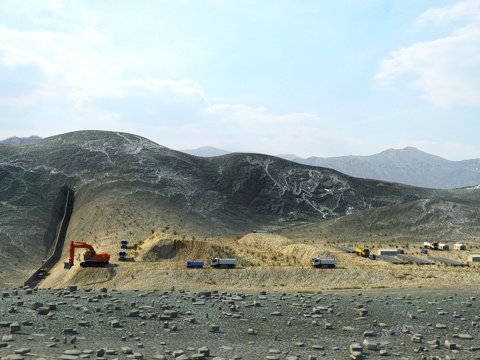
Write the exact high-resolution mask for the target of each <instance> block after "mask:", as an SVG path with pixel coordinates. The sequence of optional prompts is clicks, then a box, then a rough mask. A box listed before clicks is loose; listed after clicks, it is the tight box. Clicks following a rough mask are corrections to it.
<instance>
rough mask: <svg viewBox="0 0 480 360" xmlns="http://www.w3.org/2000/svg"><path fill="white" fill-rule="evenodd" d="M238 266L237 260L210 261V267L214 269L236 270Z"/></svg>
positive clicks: (216, 259)
mask: <svg viewBox="0 0 480 360" xmlns="http://www.w3.org/2000/svg"><path fill="white" fill-rule="evenodd" d="M235 265H237V259H219V258H212V260H211V261H210V266H211V267H214V268H221V267H226V268H234V267H235Z"/></svg>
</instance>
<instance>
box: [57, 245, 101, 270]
mask: <svg viewBox="0 0 480 360" xmlns="http://www.w3.org/2000/svg"><path fill="white" fill-rule="evenodd" d="M78 248H81V249H86V250H85V254H84V255H83V260H84V261H83V262H81V263H80V266H82V267H89V266H105V265H107V264H108V262H109V261H110V255H109V254H107V253H99V254H97V253H96V252H95V250H94V249H93V246H92V245H90V244H87V243H84V242H73V241H70V257H69V258H68V262H66V263H64V266H63V267H64V269H67V270H69V269H70V268H71V267H72V266H73V258H74V255H75V249H78Z"/></svg>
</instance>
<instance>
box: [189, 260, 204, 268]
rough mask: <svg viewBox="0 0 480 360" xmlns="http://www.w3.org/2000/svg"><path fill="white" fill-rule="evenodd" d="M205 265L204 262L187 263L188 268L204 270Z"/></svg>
mask: <svg viewBox="0 0 480 360" xmlns="http://www.w3.org/2000/svg"><path fill="white" fill-rule="evenodd" d="M204 265H205V263H204V262H203V261H187V268H197V269H199V268H203V266H204Z"/></svg>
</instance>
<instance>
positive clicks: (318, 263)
mask: <svg viewBox="0 0 480 360" xmlns="http://www.w3.org/2000/svg"><path fill="white" fill-rule="evenodd" d="M337 262H338V260H336V259H320V258H313V259H312V266H313V267H316V268H330V269H333V268H335V267H336V265H337Z"/></svg>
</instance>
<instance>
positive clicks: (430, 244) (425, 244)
mask: <svg viewBox="0 0 480 360" xmlns="http://www.w3.org/2000/svg"><path fill="white" fill-rule="evenodd" d="M423 247H424V248H425V249H430V250H438V243H437V242H429V241H424V242H423Z"/></svg>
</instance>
